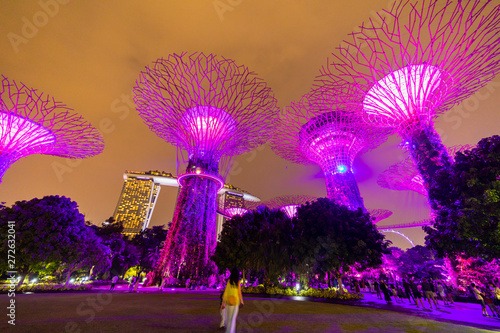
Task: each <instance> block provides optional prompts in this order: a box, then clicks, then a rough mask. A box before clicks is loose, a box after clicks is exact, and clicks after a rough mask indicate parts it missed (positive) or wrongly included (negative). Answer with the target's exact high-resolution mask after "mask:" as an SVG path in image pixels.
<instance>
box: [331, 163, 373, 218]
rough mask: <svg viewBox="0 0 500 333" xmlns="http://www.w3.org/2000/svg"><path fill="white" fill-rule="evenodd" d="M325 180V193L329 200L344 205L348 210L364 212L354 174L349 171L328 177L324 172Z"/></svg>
mask: <svg viewBox="0 0 500 333" xmlns="http://www.w3.org/2000/svg"><path fill="white" fill-rule="evenodd" d="M325 179H326V192H327V195H328V198H329V199H332V200H335V201H336V202H338V203H340V204H343V205H346V206H347V207H349V209H352V210H356V209H358V208H361V209H362V210H363V211H364V212H366V208H365V205H364V203H363V198H362V197H361V194H360V192H359V188H358V185H357V183H356V179H355V178H354V174H353V173H352V172H351V171H345V172H343V173H340V172H337V173H335V174H333V175H331V174H330V175H328V174H327V173H326V172H325Z"/></svg>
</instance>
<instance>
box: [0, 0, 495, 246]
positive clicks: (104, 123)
mask: <svg viewBox="0 0 500 333" xmlns="http://www.w3.org/2000/svg"><path fill="white" fill-rule="evenodd" d="M60 1H61V2H67V3H64V4H60V3H59V2H56V1H55V0H41V1H40V2H39V1H38V0H37V1H2V2H0V49H1V52H0V69H1V71H0V74H3V75H5V76H7V77H8V78H9V79H13V80H16V81H21V82H23V83H25V84H26V85H28V86H31V87H33V88H36V89H39V90H40V91H43V92H45V93H49V94H50V95H52V96H53V97H55V98H56V100H59V101H61V102H63V103H65V104H66V105H68V106H69V107H71V108H73V109H74V110H75V111H76V112H78V113H79V114H81V115H83V116H84V117H85V118H86V119H87V120H89V121H90V122H91V123H92V124H93V125H94V126H95V127H97V128H99V129H100V130H101V131H102V133H103V136H104V140H105V144H106V147H105V150H104V152H103V153H102V154H100V155H98V156H96V157H93V158H90V159H85V160H67V159H63V158H59V157H55V156H47V155H33V156H29V157H26V158H23V159H21V160H20V161H18V162H16V163H15V164H14V165H13V166H12V167H11V168H10V169H9V170H8V171H7V172H6V174H5V176H4V178H3V183H2V184H1V185H0V201H5V202H6V203H7V204H8V205H11V204H13V203H14V202H15V201H17V200H29V199H32V198H34V197H43V196H45V195H64V196H67V197H70V198H72V199H73V200H75V201H76V202H78V204H79V206H80V211H81V212H82V213H84V214H85V216H86V219H87V220H89V221H91V222H93V223H95V224H99V225H100V224H101V223H102V222H103V221H104V220H105V219H107V218H108V217H110V216H111V215H112V214H113V212H114V209H115V206H116V203H117V201H118V197H119V194H120V191H121V188H122V185H123V176H122V175H123V172H124V171H125V170H135V171H147V170H163V171H166V172H172V173H173V174H176V173H177V164H176V149H175V147H174V146H172V145H171V144H170V143H167V142H164V141H162V140H161V139H160V138H158V137H157V136H156V135H155V134H153V132H151V131H150V130H149V129H148V127H147V126H146V125H145V124H144V123H143V121H142V119H141V118H140V117H139V116H138V114H137V111H136V110H135V106H134V103H133V101H132V88H133V86H134V84H135V80H136V79H137V78H138V76H139V73H140V71H141V70H143V68H144V67H145V66H147V65H149V64H151V63H152V62H153V61H154V60H156V59H157V58H160V57H166V56H168V54H170V53H180V52H188V53H192V52H204V53H214V54H217V55H220V56H224V57H226V58H230V59H233V60H235V61H236V62H237V63H238V64H242V65H245V66H248V67H249V68H250V69H251V70H252V71H254V72H256V73H257V74H258V75H259V76H260V77H261V78H262V79H264V80H265V81H266V82H267V83H268V84H269V86H270V87H271V88H272V89H273V91H274V93H275V96H276V98H277V99H278V104H279V106H280V107H284V106H286V105H289V104H290V102H292V101H294V100H297V99H299V98H300V97H301V96H302V95H303V94H305V93H307V92H308V91H309V90H310V89H311V85H312V82H313V80H314V77H315V76H316V75H318V74H319V68H320V67H321V66H322V65H323V64H325V63H326V59H327V57H328V56H329V54H330V53H332V52H334V50H335V48H336V47H337V46H338V44H339V43H340V42H341V41H342V40H343V39H345V38H346V35H347V34H348V33H350V32H352V31H353V30H354V29H355V28H356V27H357V26H359V25H360V24H361V23H362V22H363V21H365V20H368V19H369V18H370V17H371V18H375V12H376V11H378V10H381V9H383V8H388V5H389V4H390V3H392V1H388V0H377V1H375V0H372V1H366V0H349V1H331V0H323V1H305V0H304V1H290V0H277V1H268V0H251V1H250V0H220V1H182V0H179V1H160V0H157V1H143V0H141V1H89V0H86V1H67V0H66V1H62V0H60ZM41 4H42V5H41ZM43 4H46V5H45V6H44V5H43ZM43 7H45V9H44V8H43ZM34 23H36V24H37V25H38V27H37V26H36V25H34ZM499 92H500V77H497V78H496V79H495V80H494V81H493V82H490V83H489V84H488V85H487V86H486V87H485V88H483V89H482V90H480V91H479V92H478V93H476V94H475V95H474V96H472V97H470V98H469V99H467V100H465V101H464V102H463V103H462V104H460V105H459V106H455V107H454V108H453V109H451V110H450V111H448V112H447V113H445V114H444V115H442V116H440V117H439V118H438V119H437V121H436V124H435V127H436V128H437V130H438V132H439V133H441V135H442V138H443V142H444V144H445V145H447V146H451V145H458V144H460V145H463V144H469V145H473V144H476V143H477V142H478V141H479V140H480V139H481V138H483V137H487V136H491V135H494V134H498V133H499V132H500V130H499V123H500V112H498V111H499V107H498V106H499V105H500V93H499ZM399 142H400V139H399V137H397V136H393V137H391V138H389V140H388V141H387V142H386V143H385V144H383V145H382V146H380V147H379V148H377V149H376V150H373V151H371V152H368V153H366V154H364V155H362V156H359V157H358V158H357V159H356V161H355V163H354V172H355V175H356V178H357V180H358V183H359V188H360V191H361V195H362V196H363V197H364V200H365V205H366V207H367V208H384V209H389V210H391V211H393V212H394V214H393V215H392V216H391V217H390V218H388V219H386V220H383V221H382V222H379V224H381V225H384V224H398V223H408V222H413V221H417V220H422V219H425V218H427V217H428V215H429V209H428V205H427V202H426V199H425V198H424V197H423V196H422V195H420V194H417V193H413V192H409V191H392V190H387V189H383V188H381V187H379V186H378V185H377V183H376V181H377V177H378V175H379V174H380V173H381V172H383V171H384V170H385V169H387V168H388V167H389V166H390V165H392V164H395V163H397V162H398V161H399V160H401V159H403V158H404V156H405V155H404V153H403V151H402V150H401V149H400V148H398V143H399ZM228 182H229V183H230V184H233V185H235V186H238V187H241V188H243V189H245V190H247V191H248V192H250V193H252V194H254V195H256V196H258V197H260V198H261V199H262V200H267V199H270V198H272V197H275V196H280V195H286V194H306V195H312V196H326V189H325V185H324V179H323V175H322V172H321V169H320V168H319V167H318V166H303V165H298V164H293V163H291V162H288V161H285V160H282V159H280V158H279V157H278V156H276V155H275V154H274V153H273V152H272V151H271V149H270V148H269V147H268V146H267V145H265V146H264V147H263V149H259V150H256V151H254V152H250V153H247V154H245V155H241V156H238V157H237V158H236V164H235V165H234V166H233V169H232V171H230V176H229V179H228ZM176 195H177V190H176V189H175V188H168V187H164V188H162V190H161V192H160V197H159V199H158V202H157V205H156V209H155V213H154V215H153V218H152V222H151V225H160V224H167V223H168V222H169V221H170V220H171V218H172V215H173V208H174V205H175V198H176ZM401 231H403V232H404V233H405V234H407V235H408V236H410V238H412V240H413V241H414V242H415V243H416V244H423V237H424V233H423V231H422V230H421V228H411V229H403V230H401ZM388 239H390V240H392V241H393V242H394V245H395V246H399V247H402V248H407V247H408V246H409V244H408V243H407V242H406V241H405V240H404V239H403V238H402V237H400V236H398V235H395V234H388Z"/></svg>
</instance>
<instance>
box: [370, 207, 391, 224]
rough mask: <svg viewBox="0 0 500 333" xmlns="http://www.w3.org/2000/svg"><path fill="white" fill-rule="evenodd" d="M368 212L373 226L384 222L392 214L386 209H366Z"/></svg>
mask: <svg viewBox="0 0 500 333" xmlns="http://www.w3.org/2000/svg"><path fill="white" fill-rule="evenodd" d="M368 212H369V213H370V216H371V217H372V218H373V224H375V223H377V222H380V221H382V220H385V219H386V218H388V217H389V216H391V215H392V212H391V211H390V210H387V209H368Z"/></svg>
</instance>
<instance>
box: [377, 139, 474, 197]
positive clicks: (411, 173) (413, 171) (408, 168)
mask: <svg viewBox="0 0 500 333" xmlns="http://www.w3.org/2000/svg"><path fill="white" fill-rule="evenodd" d="M469 149H472V146H469V145H459V146H453V147H450V148H448V149H447V150H448V154H449V155H450V157H451V158H452V159H453V158H454V157H455V154H456V153H457V152H462V151H464V150H469ZM377 184H378V185H379V186H381V187H383V188H387V189H390V190H397V191H415V192H417V193H420V194H422V195H423V196H427V189H426V187H425V184H424V179H423V178H422V176H421V175H420V173H419V172H418V169H417V166H416V165H415V162H414V161H413V160H412V159H411V157H410V156H407V157H406V158H405V159H404V160H402V161H400V162H398V163H396V164H394V165H392V166H390V167H389V168H388V169H387V170H385V171H384V172H383V173H382V174H380V176H379V177H378V179H377Z"/></svg>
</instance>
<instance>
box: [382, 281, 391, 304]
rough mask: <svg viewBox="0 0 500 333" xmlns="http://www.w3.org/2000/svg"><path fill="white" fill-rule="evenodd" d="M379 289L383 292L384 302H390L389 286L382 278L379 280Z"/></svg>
mask: <svg viewBox="0 0 500 333" xmlns="http://www.w3.org/2000/svg"><path fill="white" fill-rule="evenodd" d="M380 290H381V291H382V293H384V298H385V301H386V303H387V304H389V303H392V299H391V295H390V294H389V288H388V287H387V285H386V284H385V282H384V280H380Z"/></svg>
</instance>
